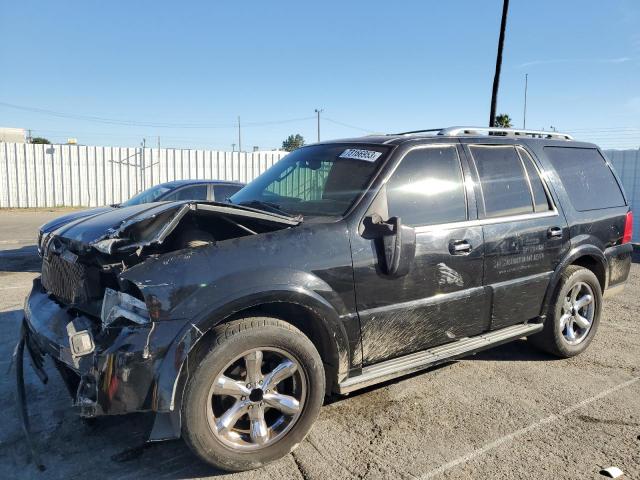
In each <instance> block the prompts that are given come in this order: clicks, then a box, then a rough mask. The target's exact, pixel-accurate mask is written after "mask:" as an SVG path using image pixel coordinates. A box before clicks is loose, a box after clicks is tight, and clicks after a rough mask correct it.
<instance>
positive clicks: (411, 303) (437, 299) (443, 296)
mask: <svg viewBox="0 0 640 480" xmlns="http://www.w3.org/2000/svg"><path fill="white" fill-rule="evenodd" d="M484 289H485V287H484V286H480V287H471V288H466V289H464V290H456V291H455V292H449V293H440V294H435V295H432V296H430V297H424V298H420V299H417V300H408V301H406V302H402V303H392V304H389V305H383V306H381V307H373V308H368V309H366V310H360V311H359V313H360V316H361V317H366V316H369V315H376V314H378V313H390V312H393V311H395V310H413V309H416V308H421V307H426V306H428V305H431V304H434V303H442V302H448V301H451V300H457V299H460V298H464V297H469V296H471V295H474V294H476V293H481V292H482V291H483V290H484Z"/></svg>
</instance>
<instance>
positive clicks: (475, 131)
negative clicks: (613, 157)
mask: <svg viewBox="0 0 640 480" xmlns="http://www.w3.org/2000/svg"><path fill="white" fill-rule="evenodd" d="M491 133H499V134H502V135H499V136H503V137H532V138H554V139H557V140H573V137H572V136H571V135H569V134H566V133H560V132H546V131H544V130H521V129H517V128H496V127H448V128H443V129H442V130H440V131H439V132H438V135H441V136H445V137H460V136H465V135H466V136H474V135H479V134H487V135H489V134H491Z"/></svg>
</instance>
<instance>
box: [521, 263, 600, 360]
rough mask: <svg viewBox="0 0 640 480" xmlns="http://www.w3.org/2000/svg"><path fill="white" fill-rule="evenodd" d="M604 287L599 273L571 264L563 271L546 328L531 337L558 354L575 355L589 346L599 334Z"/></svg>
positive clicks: (537, 343) (544, 347) (564, 355)
mask: <svg viewBox="0 0 640 480" xmlns="http://www.w3.org/2000/svg"><path fill="white" fill-rule="evenodd" d="M601 309H602V291H601V288H600V282H599V281H598V278H597V277H596V276H595V274H594V273H593V272H592V271H591V270H588V269H586V268H584V267H580V266H578V265H570V266H569V267H567V269H566V270H565V271H564V272H563V273H562V278H561V279H560V283H559V285H558V288H557V290H556V294H555V296H554V300H553V304H552V306H551V307H550V311H549V315H548V318H547V319H546V321H545V325H544V330H542V332H540V333H538V334H536V335H532V336H531V337H529V340H530V341H531V342H532V343H533V344H534V345H535V346H536V347H538V348H540V349H541V350H544V351H546V352H548V353H551V354H553V355H556V356H558V357H563V358H567V357H572V356H574V355H577V354H579V353H582V352H583V351H584V350H586V349H587V347H588V346H589V344H590V343H591V341H592V340H593V337H594V336H595V334H596V331H597V329H598V325H599V323H600V311H601Z"/></svg>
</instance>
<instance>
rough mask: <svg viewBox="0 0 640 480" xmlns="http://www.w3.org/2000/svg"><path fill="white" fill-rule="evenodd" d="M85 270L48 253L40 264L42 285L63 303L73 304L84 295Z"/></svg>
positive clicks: (76, 264) (78, 265)
mask: <svg viewBox="0 0 640 480" xmlns="http://www.w3.org/2000/svg"><path fill="white" fill-rule="evenodd" d="M85 280H86V269H85V267H84V266H83V265H82V264H80V263H71V262H68V261H66V260H64V259H63V258H61V257H60V256H59V255H57V254H55V253H51V252H49V253H48V255H47V256H46V257H45V258H44V259H43V262H42V278H41V281H42V285H43V286H44V288H45V289H46V290H47V291H48V292H49V293H51V294H53V295H54V296H55V297H57V298H58V299H59V300H61V301H62V302H64V303H75V302H76V301H77V300H78V298H79V297H81V296H83V293H84V286H83V285H84V282H85Z"/></svg>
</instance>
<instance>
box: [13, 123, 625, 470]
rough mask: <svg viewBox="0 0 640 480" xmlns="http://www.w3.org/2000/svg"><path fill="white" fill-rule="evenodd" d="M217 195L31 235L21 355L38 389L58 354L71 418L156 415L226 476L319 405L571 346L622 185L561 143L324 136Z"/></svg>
mask: <svg viewBox="0 0 640 480" xmlns="http://www.w3.org/2000/svg"><path fill="white" fill-rule="evenodd" d="M230 201H231V204H229V203H217V202H200V201H196V202H194V201H176V202H161V203H154V204H143V205H134V206H131V207H124V208H120V209H114V210H109V211H106V212H102V213H97V214H96V215H93V216H88V217H84V218H81V219H76V220H74V221H71V222H70V223H67V224H65V225H63V226H59V227H58V228H57V229H55V230H54V231H52V232H48V233H47V234H45V235H43V237H42V239H41V241H40V242H41V245H40V247H41V251H42V252H43V265H42V276H41V277H40V278H37V279H36V280H35V281H34V285H33V290H32V291H31V294H30V295H29V297H28V299H27V300H26V303H25V319H24V324H23V336H22V339H21V342H20V343H19V345H18V347H19V348H18V353H19V354H20V355H22V354H23V352H24V347H25V346H26V347H27V351H28V352H29V353H30V355H31V357H32V359H33V364H34V365H35V366H36V369H37V370H38V373H39V374H40V375H41V376H42V377H43V378H46V373H45V372H44V370H42V368H41V365H42V356H43V355H45V354H47V355H49V356H51V357H52V358H53V360H54V363H55V365H56V366H57V367H58V369H59V371H60V373H61V374H62V378H63V379H64V380H65V382H66V384H67V386H68V388H69V391H70V393H71V395H72V397H73V399H74V403H75V405H77V407H79V410H80V414H81V415H82V416H88V417H91V416H96V415H111V414H123V413H129V412H140V411H150V412H154V413H155V423H154V425H153V429H152V431H151V434H150V438H151V439H152V440H160V439H168V438H176V437H179V436H182V437H183V438H184V439H185V440H186V441H187V443H188V444H189V445H190V446H191V448H192V449H193V451H194V452H195V453H196V454H198V456H200V457H201V458H202V459H204V460H205V461H207V462H209V463H211V464H213V465H215V466H218V467H221V468H223V469H227V470H245V469H251V468H256V467H260V466H262V465H264V464H266V463H268V462H270V461H273V460H275V459H277V458H280V457H282V456H283V455H285V454H287V453H288V452H290V451H291V450H292V449H293V448H294V447H295V446H296V445H297V444H298V443H300V442H301V441H302V439H303V438H304V437H305V435H306V434H307V432H308V431H309V429H310V428H311V426H312V424H313V422H314V420H315V418H316V416H317V415H318V412H319V409H320V407H321V405H322V403H323V400H324V398H325V395H328V394H330V393H337V394H345V393H348V392H351V391H354V390H356V389H359V388H362V387H365V386H369V385H372V384H375V383H378V382H382V381H385V380H389V379H391V378H394V377H398V376H401V375H405V374H407V373H411V372H415V371H418V370H421V369H425V368H427V367H430V366H432V365H434V364H437V363H440V362H444V361H448V360H451V359H453V358H457V357H461V356H464V355H468V354H471V353H474V352H477V351H479V350H482V349H485V348H489V347H492V346H495V345H498V344H501V343H503V342H507V341H510V340H514V339H517V338H521V337H525V336H528V337H529V340H530V341H531V342H532V343H533V344H534V345H536V346H538V347H540V348H542V349H543V350H545V351H547V352H549V353H552V354H554V355H557V356H560V357H570V356H572V355H576V354H578V353H580V352H582V351H583V350H585V349H586V348H587V347H588V345H589V344H590V343H591V341H592V340H593V337H594V335H595V333H596V330H597V328H598V322H599V321H600V316H601V310H602V304H603V301H602V299H603V294H605V295H606V294H609V293H610V292H614V291H615V290H618V289H619V287H622V286H623V285H624V283H625V282H626V280H627V276H628V274H629V269H630V264H631V254H632V245H631V244H630V240H631V228H632V227H631V224H632V217H631V212H630V208H629V204H628V202H627V200H626V198H625V195H624V193H623V191H622V188H621V186H620V181H619V180H618V179H617V178H616V175H615V174H614V172H613V170H612V168H611V165H610V164H609V163H608V162H607V160H606V159H605V157H604V156H603V155H602V153H601V152H600V150H599V149H598V147H596V146H595V145H592V144H588V143H581V142H576V141H573V139H571V137H569V136H567V135H562V134H558V133H549V132H533V131H517V130H506V129H483V128H466V127H461V128H448V129H443V130H440V131H424V132H410V133H406V134H396V135H384V136H369V137H364V138H357V139H348V140H340V141H333V142H325V143H319V144H315V145H311V146H307V147H303V148H300V149H299V150H296V151H295V152H293V153H291V154H289V155H287V156H286V157H285V158H284V159H282V160H281V161H280V162H278V163H277V164H276V165H274V166H273V167H271V168H270V169H269V170H267V171H266V172H265V173H264V174H262V175H261V176H260V177H258V178H257V179H256V180H254V181H253V182H251V183H250V184H248V185H247V186H246V187H244V188H243V189H242V190H240V191H239V192H238V193H236V194H235V195H233V196H232V197H231V199H230ZM21 365H22V361H21V360H20V363H19V366H20V368H19V369H18V370H19V375H21V373H22V367H21ZM18 385H19V387H20V388H19V393H20V394H21V398H23V399H24V388H23V385H21V377H20V376H19V378H18ZM24 407H25V405H24V402H23V411H24Z"/></svg>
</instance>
